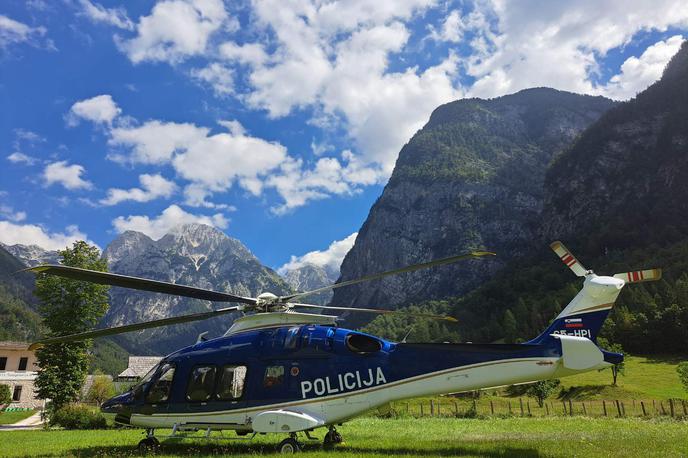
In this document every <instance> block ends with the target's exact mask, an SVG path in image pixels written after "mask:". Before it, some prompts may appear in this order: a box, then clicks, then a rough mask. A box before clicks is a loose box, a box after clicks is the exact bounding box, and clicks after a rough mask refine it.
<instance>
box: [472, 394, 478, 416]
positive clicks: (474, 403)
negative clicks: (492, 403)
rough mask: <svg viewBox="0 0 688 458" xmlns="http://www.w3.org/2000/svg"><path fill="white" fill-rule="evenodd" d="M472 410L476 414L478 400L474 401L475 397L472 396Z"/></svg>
mask: <svg viewBox="0 0 688 458" xmlns="http://www.w3.org/2000/svg"><path fill="white" fill-rule="evenodd" d="M473 412H475V414H476V415H478V401H476V400H475V398H473Z"/></svg>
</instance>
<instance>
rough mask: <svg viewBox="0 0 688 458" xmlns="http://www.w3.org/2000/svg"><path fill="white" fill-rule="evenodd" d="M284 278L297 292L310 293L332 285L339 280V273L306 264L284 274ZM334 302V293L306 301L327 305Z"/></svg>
mask: <svg viewBox="0 0 688 458" xmlns="http://www.w3.org/2000/svg"><path fill="white" fill-rule="evenodd" d="M282 278H284V281H286V282H287V283H288V284H289V286H291V287H292V288H293V289H294V290H295V291H310V290H313V289H317V288H321V287H323V286H327V285H331V284H333V283H334V282H336V281H337V278H339V271H335V270H332V269H327V268H325V267H322V266H317V265H315V264H311V263H306V264H304V265H302V266H300V267H297V268H294V269H288V270H286V271H285V272H283V273H282ZM331 300H332V291H327V292H324V293H320V294H315V295H313V296H308V297H307V298H305V301H306V302H308V303H310V304H319V305H325V304H328V303H329V302H330V301H331Z"/></svg>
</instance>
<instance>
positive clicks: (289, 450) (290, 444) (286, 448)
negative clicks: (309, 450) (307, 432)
mask: <svg viewBox="0 0 688 458" xmlns="http://www.w3.org/2000/svg"><path fill="white" fill-rule="evenodd" d="M300 450H301V446H300V445H299V443H298V442H296V439H293V438H291V437H289V438H287V439H284V440H283V441H282V442H280V443H279V445H278V446H277V451H278V452H279V453H284V454H293V453H297V452H299V451H300Z"/></svg>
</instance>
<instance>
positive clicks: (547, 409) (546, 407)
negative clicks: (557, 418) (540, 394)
mask: <svg viewBox="0 0 688 458" xmlns="http://www.w3.org/2000/svg"><path fill="white" fill-rule="evenodd" d="M545 411H546V412H547V416H548V417H549V406H548V405H547V401H545Z"/></svg>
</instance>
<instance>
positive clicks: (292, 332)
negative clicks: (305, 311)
mask: <svg viewBox="0 0 688 458" xmlns="http://www.w3.org/2000/svg"><path fill="white" fill-rule="evenodd" d="M300 330H301V326H294V327H293V328H289V329H288V330H287V336H286V337H285V339H284V348H285V349H287V350H294V349H296V346H297V345H298V343H299V331H300Z"/></svg>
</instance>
